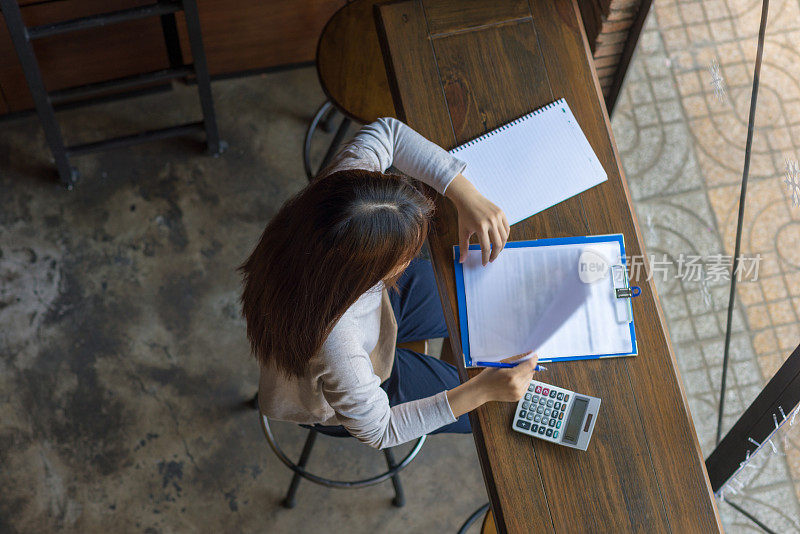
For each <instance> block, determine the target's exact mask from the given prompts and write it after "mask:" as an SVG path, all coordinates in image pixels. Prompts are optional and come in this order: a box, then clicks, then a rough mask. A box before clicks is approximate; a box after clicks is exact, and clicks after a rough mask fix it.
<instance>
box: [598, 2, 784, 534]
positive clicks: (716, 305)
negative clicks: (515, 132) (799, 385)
mask: <svg viewBox="0 0 800 534" xmlns="http://www.w3.org/2000/svg"><path fill="white" fill-rule="evenodd" d="M760 6H761V2H758V1H757V0H716V1H711V0H707V1H678V0H656V1H655V2H654V4H653V9H652V10H651V13H650V15H649V16H648V20H647V22H646V24H645V29H644V31H643V33H642V35H641V40H640V44H639V47H638V49H637V52H636V54H635V56H634V59H633V61H632V63H631V66H630V70H629V72H628V77H627V79H626V82H625V84H624V86H623V90H622V93H621V95H620V99H619V102H618V103H617V107H616V110H615V112H614V116H613V130H614V134H615V136H616V139H617V144H618V147H619V149H620V153H621V157H622V163H623V166H624V168H625V172H626V175H627V178H628V182H629V185H630V190H631V194H632V196H633V198H634V203H635V206H636V211H637V214H638V217H639V222H640V224H641V226H642V232H643V234H644V238H645V243H646V249H647V254H648V255H649V256H651V258H650V260H651V261H652V260H655V263H652V266H653V272H654V277H655V278H656V283H657V286H658V289H659V293H660V296H661V301H662V306H663V308H664V311H665V313H666V315H667V318H668V325H669V330H670V335H671V337H672V340H673V343H674V346H675V349H676V351H677V356H678V361H679V365H680V369H681V373H682V377H683V381H684V384H685V386H686V393H687V395H688V397H689V402H690V406H691V410H692V415H693V417H694V420H695V424H696V427H697V432H698V437H699V440H700V444H701V447H702V449H703V452H704V453H705V454H708V453H709V452H710V451H711V450H712V449H713V447H714V437H715V432H716V419H717V406H718V402H719V399H718V397H719V384H720V378H721V362H722V353H723V341H724V333H725V321H726V316H725V314H726V310H727V299H728V287H729V280H728V279H727V277H724V276H719V273H720V272H721V271H720V270H719V267H720V266H722V267H724V266H726V265H727V266H728V269H729V268H730V261H731V259H730V258H731V256H732V255H733V253H734V243H735V232H736V223H737V210H738V199H739V192H740V187H739V185H740V183H741V177H742V166H743V162H744V146H745V139H746V135H747V118H748V112H749V106H750V92H751V88H752V71H753V63H754V60H755V54H756V42H757V41H756V37H757V31H758V25H759V18H760ZM766 35H767V38H766V44H765V49H764V63H763V67H762V71H761V89H760V93H759V100H758V113H757V115H756V130H755V135H754V138H753V149H752V160H751V167H750V179H749V185H748V190H747V201H746V211H745V219H744V226H743V234H742V235H743V237H742V251H741V252H742V257H746V258H749V259H748V260H746V261H745V262H744V263H745V265H744V266H746V267H749V268H750V269H751V271H750V273H749V275H745V276H744V277H743V281H742V282H740V283H739V284H738V286H737V287H738V291H737V302H736V307H735V313H734V321H733V336H732V344H731V365H730V367H729V374H728V385H729V387H728V393H727V396H726V417H725V420H724V429H723V430H727V428H729V427H730V425H731V424H733V422H734V421H735V420H736V419H737V418H738V416H739V415H740V414H741V413H742V411H743V410H744V408H745V407H746V406H747V405H749V403H750V402H751V401H752V400H753V399H754V398H755V397H756V395H757V394H758V392H759V391H760V389H761V387H762V386H763V385H764V384H765V383H766V382H767V381H768V380H769V378H771V377H772V375H773V374H774V373H775V371H776V370H777V368H778V367H779V366H780V365H781V364H782V363H783V361H784V360H785V358H786V356H787V355H788V354H789V353H790V352H791V351H792V349H794V348H795V347H796V346H797V344H798V343H800V322H799V321H798V317H800V270H799V268H800V247H798V245H800V207H793V206H792V200H791V195H790V193H789V190H788V189H787V187H786V185H785V184H784V179H785V178H786V176H785V173H786V161H787V160H797V158H798V152H799V150H798V147H800V83H798V73H797V72H796V71H795V70H796V67H797V65H798V64H800V61H798V59H800V58H798V54H799V53H800V51H798V49H797V43H800V7H799V6H798V2H797V0H793V1H788V0H784V1H773V2H771V6H770V12H769V24H768V26H767V34H766ZM758 255H760V261H759V260H754V259H752V258H757V257H758ZM693 256H694V257H697V256H700V257H701V260H700V261H699V262H698V263H703V264H704V265H705V268H704V270H703V271H702V272H700V273H698V272H696V271H695V272H694V273H692V272H691V270H690V269H689V268H688V264H687V263H681V262H682V261H683V262H687V260H690V259H691V258H692V257H693ZM756 264H757V269H758V272H757V275H758V276H757V279H754V278H755V276H754V275H755V271H753V269H754V268H755V267H756ZM668 265H669V267H667V266H668ZM679 269H681V270H679ZM683 275H686V276H683ZM788 443H789V444H790V445H789V451H788V455H787V456H786V457H776V458H774V459H772V460H771V461H769V462H766V464H768V466H769V468H767V467H764V468H763V469H761V468H759V469H760V470H759V473H758V476H756V477H754V478H753V480H752V481H751V483H750V484H749V486H748V487H747V488H745V490H744V491H742V492H740V494H739V495H738V496H736V497H735V498H736V499H739V500H741V502H742V503H743V506H745V507H746V508H747V509H748V510H750V511H751V512H753V513H754V514H755V515H757V516H758V517H759V518H760V519H761V520H762V521H764V522H765V523H767V525H768V526H770V527H771V528H775V529H777V531H778V532H790V531H794V530H800V527H798V523H795V521H797V520H798V518H799V517H800V506H799V505H798V502H797V496H798V495H800V461H798V460H800V450H798V449H797V448H796V447H792V446H791V440H790V441H789V442H788ZM793 459H794V461H792V460H793ZM787 460H789V461H787ZM795 488H797V489H796V490H795ZM720 513H721V514H722V517H723V521H724V522H725V524H726V528H727V530H728V531H729V532H748V531H759V529H757V528H756V527H755V526H753V525H752V523H750V522H749V521H748V520H746V519H744V518H743V517H742V516H741V515H739V514H738V513H737V512H735V511H733V509H732V508H731V507H729V506H727V505H726V504H724V503H721V504H720Z"/></svg>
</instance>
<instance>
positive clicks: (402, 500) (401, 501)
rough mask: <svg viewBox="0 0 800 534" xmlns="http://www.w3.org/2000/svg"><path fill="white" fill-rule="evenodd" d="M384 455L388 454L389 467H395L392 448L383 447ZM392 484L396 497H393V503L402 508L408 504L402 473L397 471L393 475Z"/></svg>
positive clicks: (387, 462) (387, 463)
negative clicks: (402, 482)
mask: <svg viewBox="0 0 800 534" xmlns="http://www.w3.org/2000/svg"><path fill="white" fill-rule="evenodd" d="M383 455H384V456H386V465H387V466H388V467H389V469H394V468H395V467H396V466H397V464H396V463H395V460H394V453H392V449H383ZM392 486H394V499H392V504H393V505H395V506H397V507H398V508H401V507H403V506H405V504H406V496H405V494H404V493H403V485H402V484H401V483H400V474H399V473H395V475H394V476H393V477H392Z"/></svg>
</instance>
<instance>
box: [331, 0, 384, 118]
mask: <svg viewBox="0 0 800 534" xmlns="http://www.w3.org/2000/svg"><path fill="white" fill-rule="evenodd" d="M379 1H383V0H354V1H353V2H349V3H348V4H346V5H345V6H344V7H342V8H341V9H339V11H337V12H336V13H334V15H333V17H331V19H330V20H329V21H328V23H327V24H326V25H325V27H324V28H323V29H322V35H321V36H320V38H319V45H318V46H317V74H318V75H319V83H320V85H321V86H322V90H323V91H325V94H326V95H327V96H328V98H329V99H330V100H331V101H332V102H333V103H334V104H335V105H336V107H337V108H339V110H341V111H343V112H344V113H346V114H347V115H349V116H350V118H352V119H355V120H356V121H358V122H361V123H364V124H366V123H370V122H373V121H375V120H376V119H378V118H380V117H392V116H394V115H395V111H394V104H393V103H392V94H391V93H390V92H389V80H388V79H387V78H386V68H385V67H384V65H383V55H382V54H381V48H380V43H378V33H377V31H376V30H375V19H374V17H373V16H372V10H373V6H374V4H376V3H377V2H379Z"/></svg>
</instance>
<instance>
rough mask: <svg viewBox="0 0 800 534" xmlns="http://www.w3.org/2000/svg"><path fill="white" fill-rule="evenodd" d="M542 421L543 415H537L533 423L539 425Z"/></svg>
mask: <svg viewBox="0 0 800 534" xmlns="http://www.w3.org/2000/svg"><path fill="white" fill-rule="evenodd" d="M541 420H542V416H541V415H537V416H536V417H534V418H533V422H534V423H538V422H540V421H541Z"/></svg>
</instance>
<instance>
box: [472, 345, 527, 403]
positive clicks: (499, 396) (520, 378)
mask: <svg viewBox="0 0 800 534" xmlns="http://www.w3.org/2000/svg"><path fill="white" fill-rule="evenodd" d="M526 356H529V354H519V355H517V356H512V357H511V358H506V359H505V360H502V361H503V362H506V363H510V362H514V361H515V360H518V359H520V358H524V357H526ZM537 361H539V356H538V355H536V354H534V355H532V356H531V357H530V358H529V359H527V360H525V361H523V362H520V364H519V365H517V366H516V367H505V368H499V367H487V368H486V369H484V370H483V371H481V372H480V373H479V374H478V375H477V376H475V378H474V380H475V381H476V382H477V383H478V387H479V388H480V390H481V393H483V398H484V399H485V400H486V401H501V402H517V401H518V400H519V399H521V398H522V397H523V395H525V393H527V391H528V384H530V381H531V379H532V378H533V375H534V373H535V372H536V371H535V369H536V362H537Z"/></svg>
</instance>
